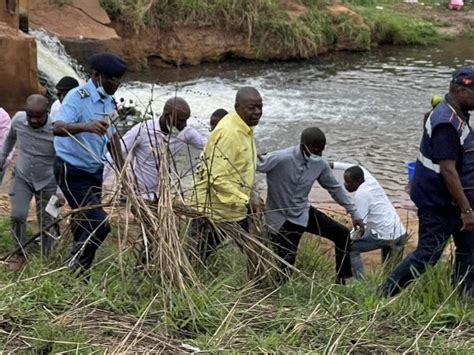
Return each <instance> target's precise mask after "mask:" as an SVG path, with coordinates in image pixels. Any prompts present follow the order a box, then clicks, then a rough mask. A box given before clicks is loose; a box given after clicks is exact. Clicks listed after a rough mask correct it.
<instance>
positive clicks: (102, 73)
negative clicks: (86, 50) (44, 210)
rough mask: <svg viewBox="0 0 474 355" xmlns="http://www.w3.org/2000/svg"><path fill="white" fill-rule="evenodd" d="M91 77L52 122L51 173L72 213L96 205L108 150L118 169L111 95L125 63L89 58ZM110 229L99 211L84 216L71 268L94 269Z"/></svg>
mask: <svg viewBox="0 0 474 355" xmlns="http://www.w3.org/2000/svg"><path fill="white" fill-rule="evenodd" d="M90 66H91V69H92V71H93V72H92V77H91V79H89V80H88V81H87V82H86V83H85V84H83V85H80V86H79V87H77V88H75V89H72V90H71V91H70V92H69V93H68V94H67V95H66V97H65V98H64V100H63V102H62V105H61V109H60V111H59V112H58V114H57V116H56V117H55V118H54V119H53V122H54V135H55V139H54V148H55V150H56V155H57V158H56V161H55V164H54V173H55V176H56V180H57V182H58V185H59V186H60V187H61V189H62V190H63V192H64V195H65V197H66V199H67V201H68V203H69V205H70V206H71V208H78V207H81V206H86V205H89V206H91V205H99V204H100V203H101V197H102V196H101V195H102V172H103V167H104V162H105V155H106V153H107V150H109V151H110V153H111V155H112V157H113V159H114V161H115V163H116V164H117V166H118V167H119V169H121V168H122V167H123V157H122V155H121V150H120V140H119V136H118V134H117V132H116V131H115V128H114V127H113V124H112V118H113V117H114V115H115V111H116V107H115V101H114V99H113V96H112V95H113V94H114V93H115V92H116V91H117V89H118V87H119V86H120V81H121V78H122V76H123V74H124V73H125V71H126V70H127V64H126V62H125V61H124V60H123V59H122V58H120V57H119V56H117V55H115V54H112V53H101V54H96V55H94V56H93V57H92V58H91V61H90ZM109 232H110V226H109V223H108V222H107V214H106V213H105V211H104V210H103V209H102V208H100V207H97V208H94V209H91V210H88V211H86V212H85V213H83V214H82V215H81V216H79V217H78V218H76V221H75V224H74V226H73V234H74V245H73V248H72V259H71V262H70V266H71V267H73V268H78V269H79V270H80V271H81V272H82V271H85V270H88V269H89V268H90V266H91V265H92V261H93V259H94V256H95V253H96V250H97V248H98V247H99V246H100V245H101V244H102V242H103V241H104V239H105V238H106V237H107V234H108V233H109Z"/></svg>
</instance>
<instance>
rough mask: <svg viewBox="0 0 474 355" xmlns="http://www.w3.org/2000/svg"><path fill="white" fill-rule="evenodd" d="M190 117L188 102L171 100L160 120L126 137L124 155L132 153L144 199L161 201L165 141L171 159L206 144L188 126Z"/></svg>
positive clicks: (139, 126)
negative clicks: (161, 161)
mask: <svg viewBox="0 0 474 355" xmlns="http://www.w3.org/2000/svg"><path fill="white" fill-rule="evenodd" d="M190 115H191V109H190V108H189V105H188V103H187V102H186V100H184V99H183V98H181V97H172V98H170V99H169V100H167V101H166V103H165V106H164V108H163V113H162V115H161V116H160V118H158V119H154V120H146V121H145V122H142V123H140V124H137V125H135V126H134V127H132V129H130V130H129V131H128V132H127V133H126V134H125V135H124V136H123V138H122V153H123V154H124V155H128V154H131V162H132V174H131V175H132V176H133V177H134V179H135V182H136V186H137V190H138V192H139V193H140V195H141V196H142V197H143V198H144V199H146V200H149V201H156V200H157V199H158V198H159V196H158V188H159V181H160V177H159V160H160V159H159V154H160V151H161V149H160V145H161V144H162V143H163V142H167V143H168V144H169V152H170V154H171V157H172V156H173V155H174V154H176V153H177V152H178V151H179V150H180V149H181V148H182V147H183V146H184V145H186V144H189V145H191V146H193V147H195V148H197V149H200V150H201V149H202V148H203V147H204V145H205V144H206V138H204V137H203V136H202V135H201V134H200V133H199V132H198V131H197V130H196V129H194V128H192V127H189V126H188V125H187V120H188V119H189V116H190ZM105 174H106V173H104V175H105Z"/></svg>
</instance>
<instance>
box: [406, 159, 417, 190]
mask: <svg viewBox="0 0 474 355" xmlns="http://www.w3.org/2000/svg"><path fill="white" fill-rule="evenodd" d="M415 166H416V161H409V162H408V163H406V164H405V167H406V168H407V175H408V185H411V182H412V181H413V176H414V175H415Z"/></svg>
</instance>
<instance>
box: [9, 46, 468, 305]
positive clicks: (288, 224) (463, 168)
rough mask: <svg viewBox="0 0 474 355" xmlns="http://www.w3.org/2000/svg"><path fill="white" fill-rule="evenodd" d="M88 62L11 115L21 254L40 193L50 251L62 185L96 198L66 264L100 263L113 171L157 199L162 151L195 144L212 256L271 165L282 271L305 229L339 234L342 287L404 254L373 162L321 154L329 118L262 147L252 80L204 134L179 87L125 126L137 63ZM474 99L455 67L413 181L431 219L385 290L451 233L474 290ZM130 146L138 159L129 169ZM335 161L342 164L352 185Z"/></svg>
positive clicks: (194, 195) (459, 274)
mask: <svg viewBox="0 0 474 355" xmlns="http://www.w3.org/2000/svg"><path fill="white" fill-rule="evenodd" d="M90 64H91V65H90V66H91V69H92V73H91V74H92V75H91V78H90V79H89V80H88V81H87V82H86V83H84V84H82V85H79V83H78V82H77V81H75V80H74V79H72V78H64V79H62V80H61V81H60V82H59V83H58V85H57V90H58V102H56V103H55V104H54V105H53V108H52V109H51V112H49V109H48V101H47V99H46V98H45V97H43V96H41V95H32V96H30V97H29V98H28V99H27V101H26V105H25V110H24V111H21V112H18V113H17V114H16V115H15V116H14V117H13V119H12V121H11V127H10V128H9V133H8V134H7V137H6V140H5V142H4V144H3V146H2V151H1V154H0V169H2V173H3V169H4V167H5V166H6V162H7V161H8V159H9V157H10V156H11V152H12V150H13V147H14V146H15V143H18V148H17V151H18V157H17V159H16V163H15V167H14V169H13V178H12V181H11V183H10V199H11V205H12V209H11V211H12V212H11V221H12V236H13V240H14V243H15V248H16V251H17V258H20V259H22V258H23V259H24V256H25V250H24V248H22V246H23V243H24V241H25V238H26V216H27V213H28V208H29V203H30V201H31V199H32V197H33V195H34V196H35V198H36V205H37V212H38V224H39V226H40V227H39V228H40V230H43V232H44V233H43V234H42V236H41V242H42V253H43V254H44V255H45V256H48V255H49V254H50V253H51V248H52V245H53V242H54V239H55V233H54V230H53V231H47V230H45V229H44V228H43V227H52V225H54V223H52V218H51V216H48V214H47V213H45V205H46V203H47V202H48V201H49V200H50V198H51V196H53V195H55V194H56V195H58V199H57V200H58V201H57V202H56V203H57V204H58V205H61V204H63V203H64V202H65V201H64V200H66V201H67V203H68V204H69V206H70V207H71V208H72V209H81V208H82V207H85V206H89V208H83V210H84V211H83V215H82V216H83V217H82V218H81V219H77V220H75V222H74V225H73V228H72V230H73V235H74V242H73V247H72V252H71V258H70V262H69V264H70V266H71V267H72V268H74V269H77V270H79V273H84V272H85V271H87V270H89V269H90V267H91V265H92V263H93V260H94V256H95V253H96V250H97V248H98V247H99V246H100V245H101V244H102V242H103V241H104V240H105V238H106V237H107V235H108V234H109V233H110V226H109V223H108V219H107V214H106V212H105V211H104V209H103V208H102V207H101V206H102V205H101V203H102V185H103V181H104V175H105V176H106V175H107V174H108V173H109V172H110V171H112V170H114V171H116V172H119V173H120V172H122V171H123V169H127V168H128V169H131V170H132V171H133V176H134V179H133V186H134V189H135V191H136V192H137V193H138V195H139V196H141V197H142V198H143V199H145V200H146V201H149V202H151V203H153V202H157V201H158V200H159V199H160V195H159V182H160V176H159V174H160V169H159V164H160V163H159V162H160V157H159V154H161V153H162V152H163V151H162V150H161V148H162V147H163V145H164V144H166V148H167V149H166V153H165V154H170V155H171V156H174V155H175V154H176V153H177V152H178V151H179V150H180V149H181V148H182V147H183V146H185V145H191V146H193V147H195V148H197V149H199V150H202V153H201V155H200V158H199V163H198V166H197V167H196V169H191V170H192V171H193V173H194V176H193V187H192V190H191V195H190V196H189V198H188V200H187V201H188V205H189V206H190V207H192V208H194V209H196V210H197V211H198V212H199V213H200V217H198V218H195V219H194V220H193V221H192V228H191V236H190V238H191V239H192V240H194V242H195V243H194V245H197V254H198V255H199V256H200V258H201V259H202V261H203V262H205V261H206V259H207V258H208V256H209V255H210V254H211V253H212V252H213V250H215V249H216V248H217V247H218V246H219V244H220V242H221V241H222V235H221V233H218V231H216V230H215V229H214V227H215V225H216V223H217V224H219V223H221V222H222V223H232V224H234V225H235V226H236V227H237V228H239V229H241V230H243V231H249V228H250V224H251V221H250V218H249V216H250V214H251V213H252V211H253V210H254V208H255V206H256V205H257V204H258V198H259V197H258V195H257V194H256V192H255V189H254V186H255V182H256V175H257V173H261V174H265V175H266V181H267V193H266V203H265V223H266V225H267V228H268V233H267V235H268V238H269V240H270V241H271V242H272V245H273V247H274V251H275V254H276V255H277V256H279V260H280V263H279V265H280V268H281V270H282V272H286V273H289V272H291V269H292V267H291V266H294V264H295V261H296V256H297V250H298V245H299V242H300V239H301V237H302V235H303V234H304V233H305V232H307V233H310V234H313V235H317V236H321V237H323V238H327V239H329V240H331V241H332V242H333V243H334V245H335V259H336V260H335V261H336V282H337V283H340V284H344V283H345V281H346V280H347V279H348V278H350V277H352V276H355V277H356V278H358V279H361V278H363V277H364V270H363V263H362V259H361V253H363V252H367V251H371V250H376V249H380V250H381V251H382V260H383V261H385V260H389V259H390V260H391V261H392V262H393V263H395V262H398V261H399V260H401V258H402V256H403V248H404V244H405V242H406V240H407V231H406V229H405V227H404V226H403V224H402V223H401V221H400V218H399V216H398V214H397V212H396V210H395V208H394V207H393V205H392V204H391V202H390V201H389V199H388V198H387V196H386V194H385V192H384V191H383V188H382V187H381V186H380V184H379V183H378V182H377V180H376V179H375V178H374V177H373V176H372V175H371V174H370V172H369V171H367V170H366V169H365V168H363V167H361V166H358V165H354V164H347V163H344V162H329V161H327V160H326V159H325V158H323V152H324V150H325V148H326V137H325V134H324V132H322V131H321V130H320V129H319V128H318V127H307V128H305V129H303V130H302V132H301V137H300V141H299V144H297V145H295V146H292V147H288V148H284V149H281V150H276V151H272V152H268V153H261V154H258V152H257V148H256V144H255V138H254V129H255V127H256V126H257V125H258V124H259V121H260V119H261V117H262V112H263V100H262V97H261V95H260V93H259V92H258V90H257V89H256V88H254V87H242V88H240V89H239V90H238V91H237V93H236V97H235V105H234V110H233V111H231V112H227V111H226V110H224V109H218V110H216V111H215V112H214V113H213V114H212V115H211V119H210V126H211V132H210V134H209V136H208V137H207V138H206V137H204V136H203V135H202V134H201V133H200V132H198V131H197V130H195V129H194V128H192V127H190V126H188V125H187V121H188V119H189V117H190V115H191V108H190V107H189V104H188V103H187V102H186V100H185V99H183V98H181V97H177V96H175V97H172V98H170V99H168V100H167V101H166V103H165V105H164V108H163V111H162V114H161V115H160V117H159V118H156V119H148V120H145V121H143V122H141V123H138V124H136V125H134V126H133V127H132V128H131V129H130V130H128V131H127V132H126V133H125V134H124V135H123V136H121V135H120V134H119V132H117V130H116V128H115V122H116V120H117V105H116V103H115V101H114V98H113V95H114V93H115V92H116V90H117V89H118V87H119V85H120V83H121V78H122V76H123V75H124V73H125V72H126V70H127V65H126V62H125V61H124V60H123V59H122V58H120V57H119V56H117V55H115V54H112V53H101V54H96V55H94V56H93V57H92V58H91V62H90ZM472 109H474V68H472V67H462V68H460V69H458V70H456V71H455V72H454V73H453V77H452V80H451V83H450V86H449V93H448V94H447V95H446V97H445V98H444V99H443V100H441V102H439V103H438V104H437V105H436V106H435V107H434V108H433V110H432V111H431V112H430V114H429V115H428V117H427V118H426V123H425V126H424V132H423V138H422V142H421V146H420V155H419V157H418V160H417V166H416V170H415V177H414V180H413V182H412V184H411V197H412V199H413V201H414V202H415V204H416V206H417V207H418V215H419V219H420V223H419V233H418V234H419V238H418V239H419V240H418V247H417V248H416V250H415V251H414V252H413V253H411V254H410V255H409V256H407V257H406V258H405V259H404V260H403V261H402V262H401V263H400V264H399V265H398V266H397V267H396V268H395V269H394V270H393V271H392V272H391V273H390V274H389V276H388V278H387V280H386V281H385V282H384V283H383V284H382V285H381V286H380V287H379V293H380V295H382V296H392V295H395V294H397V293H398V292H399V291H400V290H402V289H403V288H404V287H405V286H407V285H408V284H409V283H410V282H411V281H412V280H414V278H415V277H417V276H418V275H419V274H421V273H423V272H424V270H425V269H426V267H427V265H433V264H435V263H436V262H437V260H438V259H439V258H440V256H441V254H442V252H443V249H444V247H445V245H446V243H447V241H448V239H449V237H450V236H451V235H453V237H454V242H455V244H456V260H455V264H454V272H453V284H454V285H455V286H456V287H459V288H460V290H461V291H463V292H465V293H467V294H469V295H471V296H474V270H473V267H474V235H473V234H474V233H473V230H474V214H473V213H472V209H471V206H472V205H473V204H474V201H472V200H473V199H474V193H473V191H474V175H473V174H474V135H473V133H472V132H471V129H470V126H469V114H468V112H469V111H470V110H472ZM0 138H1V137H0ZM471 155H472V156H471ZM125 157H126V158H127V160H130V164H128V165H129V166H128V167H126V166H125V162H126V161H125ZM104 168H105V169H104ZM104 170H105V171H104ZM334 170H341V171H343V172H344V173H343V181H342V182H341V181H339V180H338V178H337V177H336V176H335V174H334ZM316 181H318V183H319V185H320V186H321V187H323V188H324V189H326V190H327V191H328V192H329V193H330V195H331V196H332V198H333V199H334V200H335V201H336V202H337V203H338V204H339V205H341V206H342V207H344V208H345V210H346V211H347V213H348V214H350V216H351V218H352V224H353V230H352V232H351V231H350V230H349V229H348V228H347V227H346V226H344V225H343V224H341V223H339V222H337V221H336V220H334V219H333V218H331V217H330V216H328V215H327V214H325V213H323V212H322V211H320V210H318V209H317V208H316V207H314V206H311V204H310V203H309V195H310V192H311V189H312V187H313V185H314V184H315V182H316ZM351 193H353V195H351ZM90 206H94V207H93V208H91V207H90ZM289 266H290V267H289Z"/></svg>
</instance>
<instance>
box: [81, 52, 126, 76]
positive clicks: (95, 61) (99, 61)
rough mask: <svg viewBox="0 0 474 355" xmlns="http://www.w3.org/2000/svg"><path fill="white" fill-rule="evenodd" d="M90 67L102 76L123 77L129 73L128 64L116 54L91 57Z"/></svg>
mask: <svg viewBox="0 0 474 355" xmlns="http://www.w3.org/2000/svg"><path fill="white" fill-rule="evenodd" d="M90 65H91V68H92V69H93V70H96V71H97V72H99V73H100V74H104V75H109V76H116V77H121V76H122V75H123V74H125V72H126V71H127V62H125V60H123V59H122V58H120V57H119V56H118V55H116V54H114V53H99V54H95V55H93V56H92V57H91V60H90Z"/></svg>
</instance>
